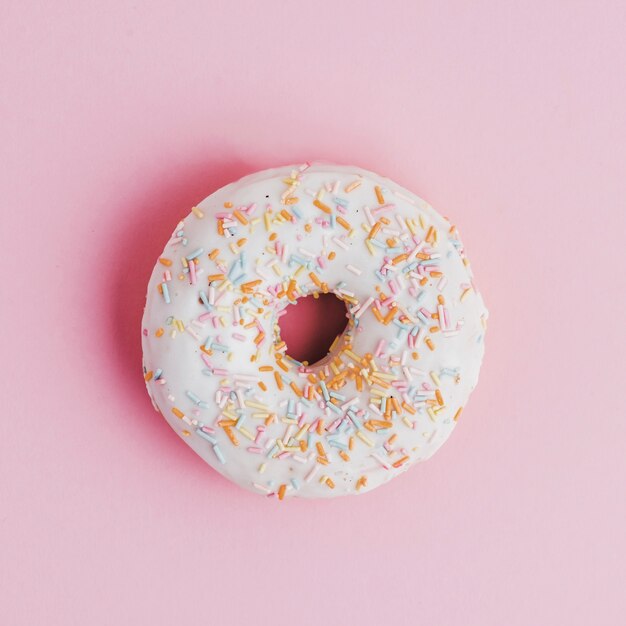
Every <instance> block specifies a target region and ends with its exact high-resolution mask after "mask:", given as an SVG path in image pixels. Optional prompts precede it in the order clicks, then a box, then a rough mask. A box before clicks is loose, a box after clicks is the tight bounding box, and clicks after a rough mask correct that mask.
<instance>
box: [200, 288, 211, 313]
mask: <svg viewBox="0 0 626 626" xmlns="http://www.w3.org/2000/svg"><path fill="white" fill-rule="evenodd" d="M200 300H202V304H204V307H205V308H206V310H207V311H210V310H211V309H212V307H211V305H210V304H209V301H208V300H207V297H206V293H204V291H201V292H200Z"/></svg>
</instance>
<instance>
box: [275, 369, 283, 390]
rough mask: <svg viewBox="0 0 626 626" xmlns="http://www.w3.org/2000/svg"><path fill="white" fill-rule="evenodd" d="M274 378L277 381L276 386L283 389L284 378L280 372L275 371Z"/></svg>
mask: <svg viewBox="0 0 626 626" xmlns="http://www.w3.org/2000/svg"><path fill="white" fill-rule="evenodd" d="M274 380H275V381H276V386H277V387H278V388H279V389H280V390H281V391H282V389H283V379H282V378H281V377H280V374H279V373H278V372H274Z"/></svg>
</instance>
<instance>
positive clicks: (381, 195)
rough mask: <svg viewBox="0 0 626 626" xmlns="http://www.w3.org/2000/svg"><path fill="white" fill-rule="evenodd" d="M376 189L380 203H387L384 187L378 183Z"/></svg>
mask: <svg viewBox="0 0 626 626" xmlns="http://www.w3.org/2000/svg"><path fill="white" fill-rule="evenodd" d="M374 191H375V192H376V200H378V204H385V198H384V197H383V191H382V189H381V188H380V187H379V186H378V185H376V187H374Z"/></svg>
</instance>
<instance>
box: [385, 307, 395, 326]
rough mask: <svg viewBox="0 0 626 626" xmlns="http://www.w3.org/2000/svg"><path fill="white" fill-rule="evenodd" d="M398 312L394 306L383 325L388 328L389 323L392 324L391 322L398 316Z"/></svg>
mask: <svg viewBox="0 0 626 626" xmlns="http://www.w3.org/2000/svg"><path fill="white" fill-rule="evenodd" d="M397 312H398V309H397V308H396V307H395V306H394V307H393V308H392V309H391V310H390V311H389V313H387V315H385V318H384V319H383V324H384V325H385V326H386V325H387V324H389V322H391V320H392V319H393V318H394V317H395V316H396V313H397Z"/></svg>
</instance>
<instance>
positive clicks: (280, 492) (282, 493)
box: [278, 485, 287, 500]
mask: <svg viewBox="0 0 626 626" xmlns="http://www.w3.org/2000/svg"><path fill="white" fill-rule="evenodd" d="M286 490H287V485H281V486H280V487H279V488H278V499H279V500H282V499H283V498H284V497H285V491H286Z"/></svg>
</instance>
